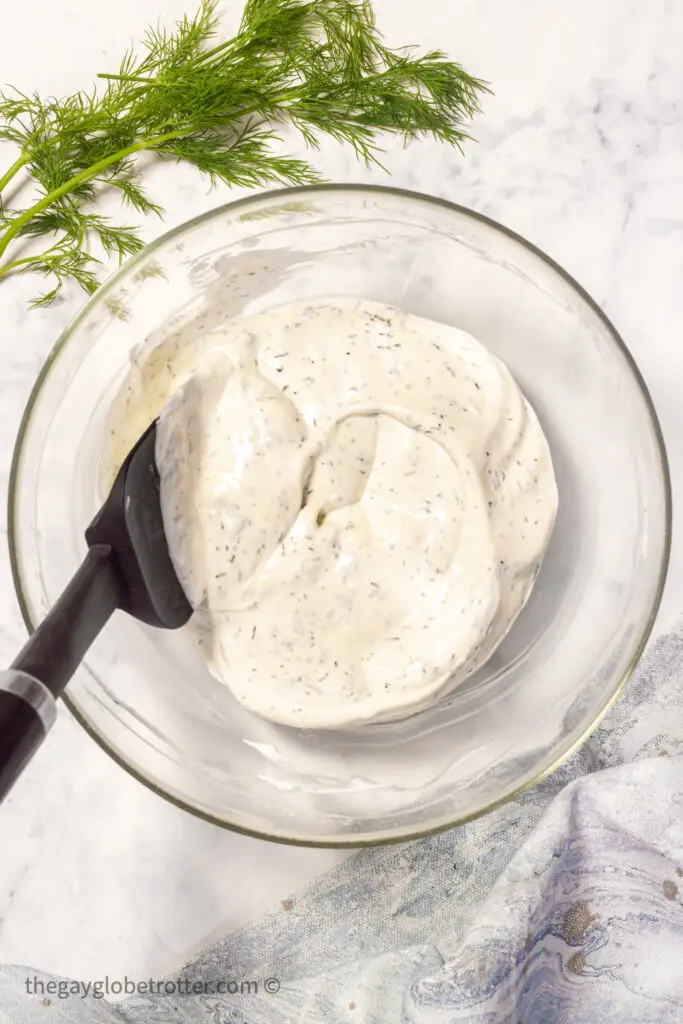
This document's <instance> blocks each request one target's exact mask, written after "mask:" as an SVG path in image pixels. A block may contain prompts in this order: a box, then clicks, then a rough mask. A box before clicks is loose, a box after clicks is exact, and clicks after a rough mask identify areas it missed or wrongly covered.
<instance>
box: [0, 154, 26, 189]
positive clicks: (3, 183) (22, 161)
mask: <svg viewBox="0 0 683 1024" xmlns="http://www.w3.org/2000/svg"><path fill="white" fill-rule="evenodd" d="M27 163H28V157H27V156H26V155H25V154H24V153H22V154H21V156H20V157H18V158H17V159H16V160H15V161H14V163H13V164H12V166H11V167H8V169H7V170H6V171H5V173H4V174H3V176H2V177H1V178H0V195H1V194H2V190H3V189H4V188H6V187H7V185H9V183H10V181H11V180H12V178H13V177H14V176H15V175H16V174H18V173H19V171H20V170H21V169H22V167H25V166H26V164H27Z"/></svg>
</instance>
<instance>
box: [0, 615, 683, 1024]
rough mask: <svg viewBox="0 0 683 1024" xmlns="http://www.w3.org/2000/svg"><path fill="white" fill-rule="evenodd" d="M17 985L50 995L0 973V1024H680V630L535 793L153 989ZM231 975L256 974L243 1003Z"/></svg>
mask: <svg viewBox="0 0 683 1024" xmlns="http://www.w3.org/2000/svg"><path fill="white" fill-rule="evenodd" d="M28 975H30V976H31V977H32V978H33V977H34V976H35V977H36V978H38V979H42V981H44V982H45V983H47V982H48V981H50V980H52V981H53V982H54V981H55V979H49V978H47V976H44V975H40V974H37V973H36V971H35V970H34V968H33V967H31V968H27V967H25V966H20V967H4V968H0V1024H33V1022H34V1021H35V1022H38V1021H40V1022H41V1024H162V1022H163V1024H295V1022H296V1024H456V1022H458V1021H467V1022H468V1024H586V1022H589V1021H600V1022H601V1024H617V1022H618V1024H623V1022H625V1021H629V1022H638V1024H646V1022H652V1024H655V1022H656V1024H669V1022H671V1024H673V1022H680V1021H683V633H679V632H677V633H673V634H670V635H667V636H664V637H662V638H660V639H659V641H658V642H657V643H656V644H654V646H653V647H652V649H651V651H650V653H649V654H648V656H647V657H646V658H645V659H644V660H643V662H642V663H641V666H640V668H639V670H638V671H637V672H636V674H635V675H634V677H633V679H632V680H631V683H630V685H629V687H628V689H627V692H626V694H625V696H624V697H623V699H622V700H621V701H620V703H619V704H618V705H617V706H616V707H615V708H614V709H613V711H612V712H611V713H610V715H609V716H608V717H607V719H606V720H605V722H604V724H603V725H602V727H601V728H600V729H599V730H598V732H597V733H596V734H595V735H594V737H593V738H592V739H591V740H590V741H589V743H587V744H586V745H585V746H584V747H583V748H582V749H581V750H580V751H579V753H578V754H576V755H575V757H574V758H572V760H571V761H570V762H568V763H567V764H566V765H565V766H564V767H563V768H562V769H561V770H560V771H558V772H557V773H556V774H555V775H553V776H552V777H551V778H549V779H547V780H546V781H545V782H543V783H541V784H540V785H539V786H537V787H536V789H534V790H533V791H532V792H531V793H529V794H527V795H526V796H525V797H523V798H521V799H519V800H517V801H516V802H515V803H513V804H509V805H507V806H505V807H503V808H501V809H500V810H498V811H496V812H495V813H493V814H490V815H488V816H487V817H486V818H483V819H481V820H480V821H475V822H472V823H471V824H469V825H466V826H464V827H462V828H458V829H454V830H452V831H450V832H447V833H444V834H442V835H439V836H435V837H432V838H429V839H425V840H422V841H420V842H416V843H412V844H409V845H404V846H400V847H389V848H380V849H374V850H364V851H361V852H359V853H358V854H356V855H354V856H353V857H351V858H350V859H349V860H347V861H345V862H344V863H343V864H342V865H341V866H340V867H338V868H336V869H335V870H334V871H332V872H330V873H328V874H327V875H324V876H323V877H321V878H320V879H318V880H317V881H316V882H315V883H313V884H312V885H311V886H309V887H308V888H307V889H306V890H305V891H304V892H301V893H299V894H296V895H294V896H292V898H291V899H288V900H285V901H284V903H283V904H282V906H281V907H279V908H278V909H277V910H276V911H274V912H273V913H271V914H269V915H267V916H266V917H265V918H263V919H261V920H260V921H258V922H257V923H255V924H252V925H250V926H248V927H246V928H244V929H242V930H241V931H239V932H237V933H236V934H234V935H231V936H229V937H227V938H225V939H224V940H223V941H221V942H220V943H218V944H217V945H215V946H213V947H211V948H210V949H207V950H206V951H205V952H204V953H202V954H201V956H199V957H198V958H196V959H195V960H194V961H192V962H191V963H189V964H188V965H187V967H186V968H185V969H184V970H183V971H182V972H180V978H181V984H180V986H179V985H178V983H177V982H178V979H177V977H176V976H173V977H171V978H170V979H169V981H170V983H171V984H169V986H168V987H169V990H170V991H169V993H163V992H162V993H156V992H155V993H153V994H151V995H150V994H147V993H138V994H136V995H135V996H133V997H131V998H128V999H126V1000H124V1001H122V1002H118V1003H116V1004H110V1003H108V1002H107V1001H106V1000H105V999H103V998H98V997H97V996H96V995H94V994H93V993H92V992H91V993H88V994H87V995H86V994H85V993H84V992H82V993H81V994H80V995H73V994H71V995H70V997H69V998H64V997H61V998H60V996H59V994H55V992H56V990H57V989H58V986H56V985H54V984H53V986H52V990H53V994H51V995H49V996H45V994H44V992H45V991H46V990H45V989H41V988H40V986H37V989H38V991H36V992H35V993H34V994H31V995H29V994H27V990H26V978H27V976H28ZM240 979H250V980H251V979H253V981H256V980H257V979H260V980H259V981H258V982H257V985H256V986H255V985H253V982H252V984H251V985H250V990H249V991H246V992H245V991H242V992H240V991H239V988H240ZM62 981H63V984H64V987H63V989H62V991H63V992H69V991H70V992H72V993H74V992H77V991H78V989H77V987H76V985H77V983H76V982H71V981H69V980H67V979H62ZM230 981H232V982H233V984H232V985H228V984H226V983H229V982H230ZM195 982H196V983H197V985H196V988H195V984H194V983H195ZM69 985H72V986H74V987H73V988H72V989H71V990H70V989H69V988H68V987H67V986H69ZM179 987H180V989H181V990H182V991H178V989H179ZM228 987H229V988H230V989H237V991H234V992H233V991H226V989H227V988H228ZM255 988H258V991H254V989H255Z"/></svg>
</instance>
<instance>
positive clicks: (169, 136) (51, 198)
mask: <svg viewBox="0 0 683 1024" xmlns="http://www.w3.org/2000/svg"><path fill="white" fill-rule="evenodd" d="M189 131H190V130H189V129H187V128H178V129H176V130H175V131H172V132H166V133H165V134H163V135H156V136H152V137H150V138H148V139H140V141H139V142H135V143H133V144H132V145H130V146H126V147H125V148H124V149H119V150H118V151H117V152H116V153H112V154H111V155H110V156H107V157H103V158H102V160H98V161H97V163H94V164H92V166H91V167H86V168H85V170H83V171H80V172H79V173H78V174H75V175H74V176H73V178H70V179H69V180H68V181H65V182H64V183H63V184H62V185H60V186H59V188H56V189H53V191H52V192H48V194H47V195H46V196H43V198H42V199H41V200H40V201H39V202H37V203H35V204H34V205H33V206H31V207H30V208H29V209H28V210H24V212H23V213H22V215H21V216H20V217H17V218H16V219H15V220H12V221H11V222H10V224H9V227H8V228H7V230H6V231H5V232H4V234H3V235H2V237H1V238H0V257H2V256H3V255H4V253H5V251H6V249H7V246H8V245H9V244H10V242H11V241H12V239H13V238H15V237H16V235H17V234H18V233H19V231H21V229H22V228H23V227H24V225H25V224H28V223H29V221H30V220H32V219H33V218H34V217H35V216H36V215H37V214H39V213H42V212H43V210H47V208H48V207H49V206H52V204H53V203H55V202H56V201H57V200H58V199H61V198H62V197H63V196H65V195H67V194H68V193H69V192H70V191H71V190H72V189H73V188H76V186H77V185H82V184H83V182H85V181H89V180H90V179H91V178H95V177H97V175H98V174H100V173H101V172H102V171H104V170H106V169H107V167H109V166H110V165H111V164H115V163H118V162H119V161H120V160H125V159H126V157H128V156H133V154H135V153H140V152H142V151H143V150H145V149H154V148H155V146H160V145H162V144H163V143H164V142H170V141H172V140H173V139H179V138H181V137H182V136H183V135H187V134H188V133H189ZM18 169H19V168H17V170H18ZM10 170H12V168H10ZM7 173H8V174H9V171H8V172H7ZM15 173H16V172H15ZM5 177H7V175H5ZM0 180H1V179H0Z"/></svg>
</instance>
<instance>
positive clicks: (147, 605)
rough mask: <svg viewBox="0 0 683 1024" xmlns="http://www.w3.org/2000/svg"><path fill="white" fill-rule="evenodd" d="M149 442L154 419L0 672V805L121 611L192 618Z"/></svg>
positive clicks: (165, 625)
mask: <svg viewBox="0 0 683 1024" xmlns="http://www.w3.org/2000/svg"><path fill="white" fill-rule="evenodd" d="M155 441H156V422H155V423H153V424H152V425H151V427H149V429H148V430H147V431H146V432H145V433H144V434H143V436H142V437H141V438H140V440H139V441H138V442H137V444H136V445H135V447H134V448H133V450H132V451H131V452H130V454H129V455H128V457H127V459H126V461H125V462H124V464H123V466H122V467H121V469H120V471H119V474H118V476H117V478H116V480H115V482H114V485H113V487H112V489H111V492H110V494H109V497H108V498H107V500H106V502H105V503H104V505H103V506H102V508H101V509H100V511H99V512H98V514H97V516H96V517H95V519H94V520H93V522H92V523H91V524H90V526H89V527H88V529H87V530H86V533H85V539H86V542H87V544H88V553H87V555H86V557H85V560H84V562H83V564H82V566H81V567H80V569H79V570H78V572H77V573H76V575H75V576H74V578H73V579H72V580H71V582H70V583H69V584H68V586H67V588H66V590H65V591H64V593H63V594H62V595H61V597H60V598H59V600H58V601H57V602H56V604H55V605H54V607H53V608H52V610H51V611H50V612H49V614H48V615H47V617H46V618H45V619H44V620H43V622H41V624H40V625H39V626H38V628H37V629H36V631H35V632H34V633H33V635H32V636H31V637H30V639H29V640H28V642H27V644H26V646H25V647H24V649H23V650H22V651H21V653H20V654H19V655H18V656H17V657H16V658H15V659H14V661H13V663H12V666H11V668H10V669H9V671H6V672H0V801H1V800H2V799H3V798H4V797H5V796H6V795H7V793H8V792H9V790H10V788H11V786H12V785H13V784H14V782H16V780H17V778H18V777H19V775H20V774H21V772H22V771H23V769H24V767H25V766H26V765H27V764H28V762H29V760H30V759H31V757H32V756H33V754H34V753H35V752H36V750H37V749H38V747H39V746H40V744H41V743H42V741H43V739H44V738H45V736H46V734H47V732H48V731H49V729H50V727H51V726H52V724H53V722H54V719H55V715H56V698H57V697H59V696H60V694H62V693H63V692H64V688H65V687H66V685H67V683H68V682H69V680H70V679H71V677H72V675H73V674H74V672H75V671H76V669H77V667H78V665H79V664H80V662H81V661H82V659H83V657H84V656H85V654H86V652H87V650H88V648H89V647H90V645H91V644H92V642H93V640H94V639H95V637H96V636H97V635H98V633H99V632H100V631H101V630H102V629H103V628H104V626H105V625H106V624H107V622H108V621H109V619H110V617H111V616H112V615H113V613H114V612H115V611H116V610H117V609H119V610H121V611H124V612H127V613H128V614H129V615H132V616H134V617H135V618H136V619H139V620H140V621H141V622H146V623H148V624H149V625H151V626H158V627H159V628H161V629H177V628H178V627H180V626H183V625H184V624H185V623H186V622H187V621H188V619H189V618H190V616H191V614H192V608H191V606H190V604H189V602H188V600H187V598H186V597H185V593H184V591H183V589H182V587H181V585H180V582H179V580H178V577H177V576H176V573H175V570H174V568H173V564H172V562H171V558H170V555H169V552H168V546H167V543H166V535H165V533H164V525H163V519H162V514H161V505H160V494H159V472H158V470H157V465H156V461H155V457H154V451H155Z"/></svg>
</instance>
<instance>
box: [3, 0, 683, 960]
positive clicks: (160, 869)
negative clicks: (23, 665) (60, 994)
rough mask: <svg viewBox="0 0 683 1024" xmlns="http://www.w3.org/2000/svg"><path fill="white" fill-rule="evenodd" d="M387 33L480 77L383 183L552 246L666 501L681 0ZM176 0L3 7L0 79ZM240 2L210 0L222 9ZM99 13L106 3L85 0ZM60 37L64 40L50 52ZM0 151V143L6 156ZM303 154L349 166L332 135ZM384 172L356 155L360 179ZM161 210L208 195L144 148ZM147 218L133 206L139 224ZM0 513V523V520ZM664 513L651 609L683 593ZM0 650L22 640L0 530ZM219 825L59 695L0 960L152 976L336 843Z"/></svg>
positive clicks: (11, 878)
mask: <svg viewBox="0 0 683 1024" xmlns="http://www.w3.org/2000/svg"><path fill="white" fill-rule="evenodd" d="M375 6H376V10H377V14H378V20H379V22H380V24H381V25H382V26H383V27H384V29H385V32H386V35H387V36H388V39H389V41H390V42H392V43H394V44H403V43H407V42H415V43H419V44H420V45H421V46H424V47H426V46H438V47H442V48H444V49H446V50H448V51H449V52H450V54H451V55H452V56H453V57H454V58H455V59H457V60H458V61H460V62H462V63H463V64H464V65H465V66H466V67H467V69H468V70H469V71H471V72H472V73H474V74H476V75H479V76H481V77H483V78H486V79H487V80H489V81H490V82H491V83H492V85H493V88H494V90H495V95H494V96H493V97H490V98H489V99H488V100H487V102H486V105H485V112H484V116H483V117H481V118H480V119H479V121H478V123H477V125H476V127H475V134H476V136H477V138H478V140H479V141H478V144H476V145H474V144H473V145H469V146H468V148H467V151H466V154H465V156H464V157H462V156H460V155H458V154H457V153H455V152H451V151H447V150H445V149H440V148H438V147H436V146H434V145H430V144H423V145H421V147H412V148H411V149H409V150H408V151H407V152H404V151H402V150H400V149H398V148H396V149H395V150H392V151H391V152H390V155H389V157H388V164H389V168H390V170H391V171H392V174H393V183H394V184H397V185H401V186H403V187H406V188H413V189H418V190H420V191H423V192H430V193H433V194H436V195H439V196H443V197H446V198H448V199H452V200H455V201H457V202H458V203H461V204H464V205H467V206H471V207H473V208H475V209H477V210H479V211H481V212H483V213H486V214H488V215H489V216H492V217H494V218H496V219H497V220H500V221H502V222H503V223H505V224H506V225H508V226H509V227H511V228H513V229H514V230H516V231H518V232H520V233H521V234H522V235H524V236H526V237H527V238H528V239H530V240H531V241H532V242H534V243H535V244H536V245H538V246H540V247H541V248H542V249H544V250H545V251H546V252H547V253H548V254H549V255H551V256H552V257H553V258H554V259H555V260H557V261H558V262H559V263H561V264H562V265H564V266H565V267H566V269H567V270H568V271H569V272H570V273H571V274H573V275H574V276H575V277H576V278H577V279H578V280H579V281H580V282H581V284H583V285H584V287H585V288H587V289H588V291H589V292H591V294H592V295H593V296H594V298H595V299H596V300H597V302H598V303H600V304H601V306H602V307H603V308H604V309H605V311H606V312H607V314H608V315H609V316H610V318H611V319H612V320H613V322H614V323H615V325H616V326H617V328H618V329H619V331H620V332H621V334H622V336H623V337H624V339H625V340H626V343H627V345H628V346H629V347H630V349H631V351H632V353H633V355H634V356H635V358H636V361H637V362H638V363H639V365H640V368H641V371H642V373H643V375H644V377H645V380H646V382H647V384H648V386H649V388H650V390H651V393H652V396H653V398H654V401H655V405H656V407H657V410H658V413H659V416H660V419H661V423H662V427H663V430H664V435H665V439H666V441H667V445H668V450H669V458H670V462H671V470H672V476H673V483H674V502H675V508H683V503H681V502H680V501H679V498H680V494H679V488H680V482H681V481H683V432H682V431H681V429H680V422H681V415H682V414H681V399H680V392H681V385H680V381H682V380H683V345H682V344H681V341H680V334H679V332H680V325H681V324H682V323H683V289H681V281H683V65H681V61H680V53H679V50H680V40H681V39H683V8H682V7H681V5H680V4H677V3H676V2H675V0H650V2H649V3H648V4H647V5H646V4H643V3H639V2H637V0H556V2H555V3H553V4H552V5H549V4H548V3H546V2H545V0H509V2H508V3H506V4H502V3H501V2H500V0H423V2H422V3H421V4H419V5H416V4H414V3H411V2H409V0H376V4H375ZM192 8H193V2H192V0H165V2H164V3H163V4H161V5H160V4H159V3H158V0H118V2H117V3H116V4H115V5H109V6H108V7H102V5H99V4H92V3H89V2H88V0H61V2H60V3H59V4H54V3H52V2H49V0H32V2H31V3H29V4H24V5H20V4H11V5H8V6H7V8H6V10H5V11H4V13H3V25H2V28H3V31H2V33H1V34H0V81H3V82H4V81H7V82H11V83H13V84H14V85H16V86H18V87H20V88H22V89H24V90H32V89H37V90H39V91H41V92H44V93H45V92H46V93H50V92H52V93H64V92H67V91H71V90H74V89H77V88H79V87H85V88H87V87H89V86H90V85H91V83H92V80H93V76H94V74H95V73H96V72H98V71H101V70H111V69H112V68H113V66H115V65H116V64H117V62H118V58H119V57H120V55H121V53H122V52H123V50H124V49H125V48H126V47H127V46H128V44H129V43H130V42H131V40H132V39H135V38H138V37H139V36H140V35H141V33H142V32H143V31H144V29H145V27H146V26H147V24H148V23H149V22H153V21H156V20H157V18H158V15H159V13H160V9H163V16H164V18H165V19H166V18H168V19H172V18H173V17H175V16H177V15H180V14H181V13H183V11H184V10H186V9H190V10H191V9H192ZM240 9H241V4H240V3H238V2H236V0H226V3H225V16H226V24H227V27H228V28H230V27H231V26H234V24H235V22H236V19H237V17H238V16H239V12H240ZM103 12H106V13H103ZM67 55H68V56H67ZM7 156H9V153H8V152H5V151H2V152H0V158H1V159H2V161H3V163H4V162H9V161H7V160H6V157H7ZM319 164H320V166H321V168H322V170H323V171H324V172H325V173H326V174H327V175H328V176H329V177H330V178H333V179H335V180H340V181H354V180H355V181H360V180H367V179H368V177H369V175H368V173H367V172H364V171H361V170H360V169H359V168H358V167H356V166H355V164H354V163H353V160H352V158H351V157H350V156H349V154H348V153H346V152H340V150H339V149H338V148H337V147H335V146H329V147H325V148H324V149H323V151H322V153H321V154H320V160H319ZM382 177H383V176H381V175H377V174H373V175H372V178H373V180H376V181H381V180H382ZM151 179H152V180H151V182H150V188H151V191H152V192H153V194H154V198H155V199H158V200H160V201H161V202H162V203H163V204H164V206H165V207H166V210H167V214H168V216H167V221H168V224H169V226H172V225H175V224H177V223H180V222H181V221H183V220H185V219H186V218H187V217H188V216H190V215H193V214H195V213H197V212H199V211H200V210H203V209H208V208H210V207H211V206H213V205H215V204H217V203H218V202H220V201H223V200H224V199H225V198H226V195H227V191H226V190H218V191H217V192H214V193H213V194H211V195H208V194H207V193H206V189H205V187H204V185H203V184H202V183H201V182H200V181H199V180H198V179H197V178H196V177H195V175H194V174H192V173H190V172H187V171H185V170H183V169H174V168H168V167H164V168H158V169H155V170H154V171H153V172H152V174H151ZM158 231H159V228H158V224H156V225H155V224H152V223H150V224H148V225H145V232H146V235H147V237H148V238H152V237H154V235H155V234H156V233H158ZM34 286H35V282H34V281H29V280H27V279H26V280H24V281H21V280H19V281H16V280H15V281H8V282H5V283H4V284H3V285H2V287H1V288H0V323H1V324H2V329H1V330H0V366H2V370H3V372H2V374H1V375H0V486H2V488H3V489H6V486H7V477H8V471H9V463H10V457H11V448H12V445H13V443H14V438H15V435H16V430H17V426H18V423H19V418H20V415H21V412H22V410H23V407H24V404H25V401H26V398H27V396H28V393H29V390H30V388H31V386H32V383H33V381H34V378H35V376H36V374H37V373H38V371H39V369H40V366H41V364H42V362H43V360H44V358H45V357H46V355H47V353H48V352H49V350H50V348H51V346H52V344H53V343H54V341H55V339H56V337H57V335H58V333H59V331H60V329H61V328H62V326H63V325H64V324H65V323H66V322H67V321H68V320H69V318H70V317H71V316H72V315H73V313H74V312H75V310H76V309H77V308H78V305H79V303H80V301H81V300H80V297H79V296H78V295H77V294H76V293H72V292H70V293H69V294H68V295H67V296H66V298H65V299H64V301H63V302H61V303H60V305H59V306H56V307H54V308H52V309H50V310H48V311H41V312H35V313H30V314H29V313H27V312H26V301H27V298H29V297H30V295H31V294H33V291H34ZM0 533H2V534H3V535H4V534H5V533H6V531H5V524H4V522H3V523H1V524H0ZM682 563H683V548H682V547H681V543H680V541H679V539H678V531H676V530H675V532H674V546H673V557H672V563H671V570H670V575H669V584H668V587H667V591H666V593H665V597H664V601H663V604H662V608H661V612H660V617H659V623H658V628H659V629H660V630H661V629H665V628H668V627H670V626H671V625H673V623H674V622H675V621H676V620H677V619H678V617H679V614H680V612H681V611H682V610H683V583H681V582H680V581H681V580H683V573H682V571H681V570H682V569H683V564H682ZM0 574H1V579H2V585H1V586H0V613H1V614H0V662H1V663H3V664H6V663H7V662H9V660H10V659H11V657H12V656H13V655H14V653H15V652H16V650H17V649H18V648H19V646H20V645H21V643H22V642H23V640H24V636H25V634H24V627H23V624H22V622H21V619H20V615H19V611H18V608H17V604H16V600H15V597H14V593H13V588H12V583H11V579H10V573H9V563H8V557H7V552H6V544H5V543H4V536H3V543H2V545H0ZM342 856H343V855H342V854H341V853H335V852H333V851H314V850H300V849H289V848H285V847H280V846H274V845H270V844H267V843H262V842H259V841H256V840H251V839H247V838H243V837H241V836H236V835H232V834H229V833H227V832H222V831H220V830H219V829H217V828H214V827H212V826H209V825H207V824H204V823H203V822H200V821H197V820H195V819H193V818H192V817H190V816H189V815H186V814H184V813H183V812H181V811H179V810H177V809H175V808H173V807H171V806H170V805H168V804H166V803H165V802H164V801H163V800H161V799H160V798H158V797H156V796H154V795H153V794H151V793H149V792H147V791H146V790H145V789H144V788H143V787H141V786H140V785H138V784H137V783H136V782H134V781H133V779H132V778H130V777H128V776H127V775H126V774H125V773H124V772H123V771H122V770H121V769H119V768H118V767H117V766H116V765H115V764H113V763H112V762H110V761H109V760H108V758H107V757H106V756H105V755H104V754H103V753H102V752H101V751H100V750H99V749H98V748H97V747H96V746H95V744H94V743H93V742H92V741H91V740H90V739H88V738H87V737H86V736H85V734H84V733H83V732H82V731H81V730H80V728H79V727H77V726H76V724H75V722H74V721H72V720H71V719H70V717H69V715H68V714H67V713H66V711H63V712H62V714H61V715H60V719H59V721H58V723H57V726H56V727H55V730H54V732H53V734H52V736H51V738H50V742H49V743H48V744H46V745H45V747H44V748H43V750H42V751H41V752H40V754H39V755H38V757H37V758H36V760H35V761H34V762H33V764H32V765H31V766H30V769H29V771H28V772H27V774H26V775H25V777H24V778H23V779H22V780H21V782H20V783H19V784H18V785H17V787H16V788H15V790H14V792H13V794H12V796H11V798H10V799H9V801H8V803H7V804H6V805H4V806H3V809H2V840H1V842H0V962H4V963H21V964H29V965H31V966H33V967H35V968H38V969H41V970H45V971H50V972H54V973H59V974H64V975H68V976H72V977H78V978H82V979H94V978H98V977H101V976H103V975H105V974H109V976H110V977H122V976H123V975H124V974H126V973H128V974H129V975H130V976H136V977H147V976H149V975H152V976H157V977H158V976H160V975H161V974H162V973H163V972H165V971H167V970H170V969H172V968H174V967H175V966H177V965H179V964H180V963H181V962H182V961H183V960H184V959H185V957H186V955H187V953H188V952H189V950H190V949H192V948H195V947H197V946H199V945H201V944H203V943H204V942H205V941H206V940H207V939H208V938H209V937H213V936H216V935H217V934H223V933H226V932H228V931H231V930H232V929H233V928H235V927H237V926H239V925H240V924H241V923H243V922H246V921H247V920H249V919H250V918H252V917H254V916H255V915H257V914H258V913H260V912H261V911H262V910H265V909H266V908H267V907H268V906H270V905H271V904H272V903H274V902H276V901H278V900H281V899H283V898H284V897H285V896H286V895H287V894H288V893H289V892H290V891H291V890H292V889H293V888H296V887H297V886H298V885H299V884H300V883H302V882H304V881H305V880H306V879H308V878H311V877H313V876H314V875H315V874H317V873H319V872H321V871H323V870H324V869H325V868H326V867H327V866H329V865H331V864H333V863H335V862H336V861H338V860H340V859H341V858H342Z"/></svg>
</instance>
